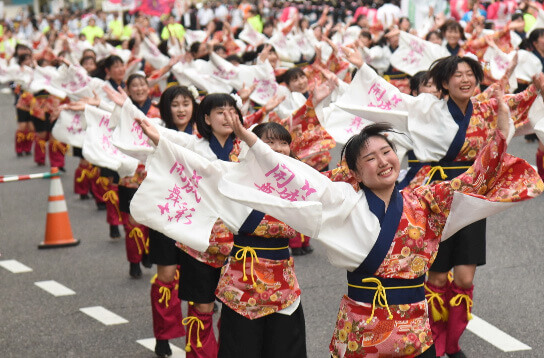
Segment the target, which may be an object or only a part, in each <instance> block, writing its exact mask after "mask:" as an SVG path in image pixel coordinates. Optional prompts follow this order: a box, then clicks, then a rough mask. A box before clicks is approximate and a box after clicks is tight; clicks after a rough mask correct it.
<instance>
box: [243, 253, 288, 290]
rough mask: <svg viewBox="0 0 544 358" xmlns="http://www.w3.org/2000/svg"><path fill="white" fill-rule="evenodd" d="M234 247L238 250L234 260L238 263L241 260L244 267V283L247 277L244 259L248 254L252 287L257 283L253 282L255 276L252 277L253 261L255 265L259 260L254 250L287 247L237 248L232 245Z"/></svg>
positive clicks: (253, 271)
mask: <svg viewBox="0 0 544 358" xmlns="http://www.w3.org/2000/svg"><path fill="white" fill-rule="evenodd" d="M234 247H237V248H239V249H240V250H238V251H237V252H236V255H235V256H234V258H235V259H236V260H238V261H240V260H242V261H243V265H244V278H243V280H244V281H247V275H246V258H247V254H248V253H249V255H250V259H251V280H252V281H253V287H257V283H256V282H255V276H254V273H255V270H254V269H253V260H255V261H257V263H259V258H258V257H257V252H255V250H285V249H288V248H289V246H284V247H272V248H271V247H251V246H239V245H236V244H235V245H234Z"/></svg>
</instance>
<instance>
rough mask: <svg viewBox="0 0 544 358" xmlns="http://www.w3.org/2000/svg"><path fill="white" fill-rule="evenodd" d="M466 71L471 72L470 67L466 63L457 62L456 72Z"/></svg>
mask: <svg viewBox="0 0 544 358" xmlns="http://www.w3.org/2000/svg"><path fill="white" fill-rule="evenodd" d="M467 71H472V67H470V65H469V64H468V63H466V62H459V63H458V64H457V70H456V72H467Z"/></svg>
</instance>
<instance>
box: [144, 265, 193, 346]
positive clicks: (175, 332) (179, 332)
mask: <svg viewBox="0 0 544 358" xmlns="http://www.w3.org/2000/svg"><path fill="white" fill-rule="evenodd" d="M176 285H177V281H176V280H174V281H172V282H169V283H164V282H161V281H159V280H158V279H157V276H156V275H155V277H153V280H151V309H152V312H153V333H154V335H155V338H156V339H157V340H168V339H173V338H178V337H183V336H185V327H183V325H182V324H181V321H182V320H183V316H182V315H181V301H180V299H179V298H178V296H177V295H176V294H174V293H175V292H174V289H175V286H176Z"/></svg>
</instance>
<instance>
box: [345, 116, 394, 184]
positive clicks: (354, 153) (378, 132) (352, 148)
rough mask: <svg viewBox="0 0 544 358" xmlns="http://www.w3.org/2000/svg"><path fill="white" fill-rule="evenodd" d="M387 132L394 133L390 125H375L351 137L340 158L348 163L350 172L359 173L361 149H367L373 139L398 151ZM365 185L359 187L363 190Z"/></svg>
mask: <svg viewBox="0 0 544 358" xmlns="http://www.w3.org/2000/svg"><path fill="white" fill-rule="evenodd" d="M386 132H393V133H395V132H394V131H393V128H392V127H391V125H390V124H389V123H373V124H370V125H368V126H366V127H364V128H363V129H362V130H361V132H359V134H356V135H354V136H353V137H351V138H350V139H349V140H348V141H347V142H346V144H345V145H344V147H343V148H342V153H341V154H340V158H342V159H343V160H345V161H346V164H347V166H348V168H349V169H350V170H353V171H355V172H356V171H357V159H358V158H359V154H360V153H361V149H363V148H364V147H366V145H367V143H368V140H369V139H370V138H371V137H379V138H382V139H383V140H385V141H386V142H387V144H388V145H389V146H390V147H391V149H393V150H394V151H396V148H395V145H394V144H393V142H391V140H389V138H387V136H386V135H385V133H386ZM362 185H363V183H359V187H361V188H362Z"/></svg>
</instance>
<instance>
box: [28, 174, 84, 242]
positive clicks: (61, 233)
mask: <svg viewBox="0 0 544 358" xmlns="http://www.w3.org/2000/svg"><path fill="white" fill-rule="evenodd" d="M51 175H52V177H51V186H50V187H49V204H48V205H47V220H46V223H45V240H44V241H43V242H42V243H41V244H40V245H39V246H38V248H39V249H48V248H54V247H65V246H75V245H78V244H79V240H76V239H74V236H73V234H72V227H71V226H70V218H69V217H68V208H67V207H66V201H65V200H64V192H63V191H62V183H61V182H60V177H59V169H58V168H51Z"/></svg>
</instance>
